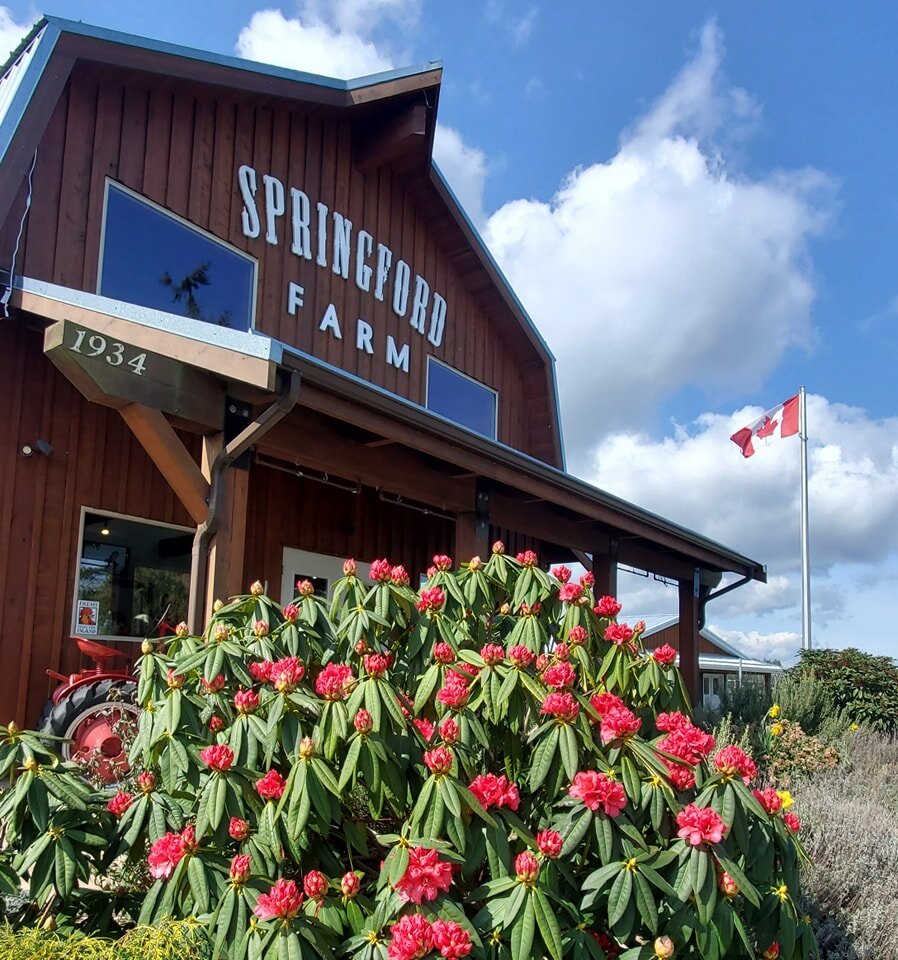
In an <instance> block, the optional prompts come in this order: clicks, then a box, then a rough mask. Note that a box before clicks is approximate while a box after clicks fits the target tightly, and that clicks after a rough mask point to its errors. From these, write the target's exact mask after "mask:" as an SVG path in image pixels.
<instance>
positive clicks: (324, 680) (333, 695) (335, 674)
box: [315, 663, 355, 700]
mask: <svg viewBox="0 0 898 960" xmlns="http://www.w3.org/2000/svg"><path fill="white" fill-rule="evenodd" d="M354 680H355V674H354V673H353V672H352V667H350V666H349V664H346V663H329V664H328V665H327V666H326V667H325V668H324V669H323V670H322V671H321V673H319V674H318V676H317V677H316V678H315V693H317V694H318V696H319V697H322V698H323V699H325V700H345V699H346V697H347V695H348V693H349V687H350V686H351V685H352V683H353V681H354Z"/></svg>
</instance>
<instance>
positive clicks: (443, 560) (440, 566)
mask: <svg viewBox="0 0 898 960" xmlns="http://www.w3.org/2000/svg"><path fill="white" fill-rule="evenodd" d="M433 565H434V566H435V567H436V568H437V570H451V569H452V557H447V556H446V554H445V553H438V554H437V555H436V556H435V557H434V558H433Z"/></svg>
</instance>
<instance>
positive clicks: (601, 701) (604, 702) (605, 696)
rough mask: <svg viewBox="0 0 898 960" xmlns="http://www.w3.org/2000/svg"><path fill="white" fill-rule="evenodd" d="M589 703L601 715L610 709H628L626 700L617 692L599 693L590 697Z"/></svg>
mask: <svg viewBox="0 0 898 960" xmlns="http://www.w3.org/2000/svg"><path fill="white" fill-rule="evenodd" d="M589 703H590V705H591V706H592V708H593V710H595V712H596V713H597V714H598V715H599V716H600V717H604V716H605V714H606V713H608V711H609V710H616V709H620V708H621V707H623V708H625V709H626V705H625V704H624V701H623V700H621V698H620V697H619V696H618V695H617V694H616V693H597V694H596V695H595V696H594V697H590V698H589Z"/></svg>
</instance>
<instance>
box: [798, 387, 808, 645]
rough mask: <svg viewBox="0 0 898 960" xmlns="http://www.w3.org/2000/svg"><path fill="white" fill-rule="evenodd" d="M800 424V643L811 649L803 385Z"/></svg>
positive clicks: (806, 417)
mask: <svg viewBox="0 0 898 960" xmlns="http://www.w3.org/2000/svg"><path fill="white" fill-rule="evenodd" d="M798 396H799V400H798V405H799V414H800V417H801V425H800V429H799V437H800V439H801V645H802V647H803V648H804V649H805V650H810V649H811V560H810V546H809V539H808V413H807V398H806V395H805V389H804V387H802V388H801V390H800V391H799V395H798Z"/></svg>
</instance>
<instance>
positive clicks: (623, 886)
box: [608, 868, 633, 927]
mask: <svg viewBox="0 0 898 960" xmlns="http://www.w3.org/2000/svg"><path fill="white" fill-rule="evenodd" d="M632 892H633V875H632V873H630V871H629V870H627V869H626V868H621V871H620V873H619V874H618V876H617V878H616V879H615V881H614V883H612V884H611V892H610V893H609V894H608V926H609V927H614V926H615V925H616V924H617V922H618V921H619V920H620V919H621V917H623V915H624V913H625V912H626V909H627V905H628V904H629V902H630V894H631V893H632Z"/></svg>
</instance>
